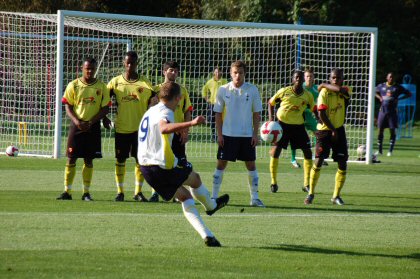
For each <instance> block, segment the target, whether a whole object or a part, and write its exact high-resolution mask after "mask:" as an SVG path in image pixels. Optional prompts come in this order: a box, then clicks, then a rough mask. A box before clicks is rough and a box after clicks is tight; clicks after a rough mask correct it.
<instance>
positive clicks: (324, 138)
mask: <svg viewBox="0 0 420 279" xmlns="http://www.w3.org/2000/svg"><path fill="white" fill-rule="evenodd" d="M315 135H316V147H315V158H324V159H326V158H328V157H329V156H330V149H332V151H333V153H332V158H333V160H334V161H335V162H337V161H338V160H339V159H340V158H343V159H344V160H345V161H347V160H348V158H349V153H348V147H347V138H346V130H345V129H344V126H341V127H340V128H338V129H337V135H338V140H337V141H336V142H333V141H331V137H332V133H331V131H330V130H319V131H316V132H315Z"/></svg>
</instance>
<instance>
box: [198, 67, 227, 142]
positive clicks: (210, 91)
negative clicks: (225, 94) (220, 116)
mask: <svg viewBox="0 0 420 279" xmlns="http://www.w3.org/2000/svg"><path fill="white" fill-rule="evenodd" d="M226 83H228V81H227V80H226V79H224V78H222V72H221V71H220V69H219V68H218V67H216V68H214V71H213V77H212V78H211V79H209V80H208V81H207V82H206V84H205V85H204V86H203V90H202V96H203V98H204V99H205V100H206V102H207V122H210V125H211V126H210V127H211V135H212V136H211V137H212V140H213V141H214V140H216V139H217V133H216V121H215V114H214V111H213V107H214V104H215V102H216V95H217V91H218V90H219V88H220V86H222V85H224V84H226Z"/></svg>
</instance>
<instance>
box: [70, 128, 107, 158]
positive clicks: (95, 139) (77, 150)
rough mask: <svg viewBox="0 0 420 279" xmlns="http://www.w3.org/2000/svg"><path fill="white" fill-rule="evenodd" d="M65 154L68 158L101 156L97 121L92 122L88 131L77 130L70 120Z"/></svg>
mask: <svg viewBox="0 0 420 279" xmlns="http://www.w3.org/2000/svg"><path fill="white" fill-rule="evenodd" d="M66 155H67V157H68V158H85V159H94V158H102V152H101V125H100V124H99V122H96V123H95V124H93V125H92V127H90V129H89V130H88V131H81V130H79V128H77V127H76V125H74V123H73V122H71V123H70V127H69V136H68V138H67V151H66Z"/></svg>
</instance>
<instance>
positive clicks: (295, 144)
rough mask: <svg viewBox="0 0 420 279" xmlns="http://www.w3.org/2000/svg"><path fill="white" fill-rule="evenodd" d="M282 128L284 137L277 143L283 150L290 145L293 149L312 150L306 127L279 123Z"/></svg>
mask: <svg viewBox="0 0 420 279" xmlns="http://www.w3.org/2000/svg"><path fill="white" fill-rule="evenodd" d="M279 123H280V125H281V128H282V129H283V135H282V136H281V139H280V141H279V142H278V143H277V146H279V147H281V148H282V149H287V146H288V145H289V142H290V146H291V148H292V149H295V150H296V149H310V148H311V140H310V139H309V136H308V133H307V132H306V129H305V125H304V124H300V125H292V124H286V123H284V122H281V121H279Z"/></svg>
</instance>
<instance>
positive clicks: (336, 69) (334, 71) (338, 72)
mask: <svg viewBox="0 0 420 279" xmlns="http://www.w3.org/2000/svg"><path fill="white" fill-rule="evenodd" d="M331 73H335V74H337V75H339V76H340V77H342V78H344V73H343V70H342V69H339V68H333V69H332V70H331Z"/></svg>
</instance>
